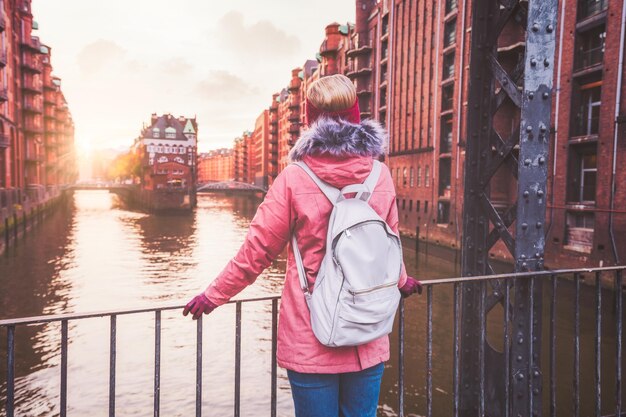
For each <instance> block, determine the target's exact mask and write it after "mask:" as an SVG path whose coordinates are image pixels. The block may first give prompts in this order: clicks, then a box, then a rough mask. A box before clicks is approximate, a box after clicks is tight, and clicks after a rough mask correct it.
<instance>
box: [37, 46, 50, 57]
mask: <svg viewBox="0 0 626 417" xmlns="http://www.w3.org/2000/svg"><path fill="white" fill-rule="evenodd" d="M39 52H41V53H42V54H44V55H47V54H48V52H49V50H48V47H47V46H43V45H42V46H41V48H40V49H39Z"/></svg>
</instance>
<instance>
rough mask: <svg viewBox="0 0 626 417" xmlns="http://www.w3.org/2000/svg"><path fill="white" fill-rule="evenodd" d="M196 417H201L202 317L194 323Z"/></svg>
mask: <svg viewBox="0 0 626 417" xmlns="http://www.w3.org/2000/svg"><path fill="white" fill-rule="evenodd" d="M196 417H202V316H200V317H198V320H197V321H196Z"/></svg>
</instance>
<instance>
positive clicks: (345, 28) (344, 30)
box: [339, 25, 350, 35]
mask: <svg viewBox="0 0 626 417" xmlns="http://www.w3.org/2000/svg"><path fill="white" fill-rule="evenodd" d="M339 32H341V33H343V34H344V35H347V34H348V33H350V28H349V27H348V25H341V26H339Z"/></svg>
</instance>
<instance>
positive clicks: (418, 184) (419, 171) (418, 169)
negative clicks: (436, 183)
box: [417, 165, 422, 187]
mask: <svg viewBox="0 0 626 417" xmlns="http://www.w3.org/2000/svg"><path fill="white" fill-rule="evenodd" d="M417 186H418V187H421V186H422V167H421V166H420V165H418V166H417Z"/></svg>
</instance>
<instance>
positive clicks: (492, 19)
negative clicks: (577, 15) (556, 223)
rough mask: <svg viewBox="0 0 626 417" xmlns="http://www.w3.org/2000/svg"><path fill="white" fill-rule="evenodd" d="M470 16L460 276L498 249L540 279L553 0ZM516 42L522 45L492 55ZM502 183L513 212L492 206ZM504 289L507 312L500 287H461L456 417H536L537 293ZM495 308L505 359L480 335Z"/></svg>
mask: <svg viewBox="0 0 626 417" xmlns="http://www.w3.org/2000/svg"><path fill="white" fill-rule="evenodd" d="M472 16H473V21H472V40H471V58H470V80H469V96H468V103H469V106H468V116H467V117H468V121H467V126H468V131H467V145H466V155H465V189H464V213H463V255H462V268H463V275H465V276H471V275H482V274H490V273H493V269H492V267H491V265H490V264H489V257H488V254H489V251H490V250H491V248H493V247H494V245H496V244H497V243H498V242H502V244H503V246H504V247H506V249H507V250H508V251H509V252H510V254H511V255H512V257H513V258H514V259H515V271H516V272H520V271H536V270H541V269H542V268H543V253H544V244H545V241H544V233H545V231H544V219H545V204H546V201H545V193H546V177H547V169H546V167H547V159H548V149H549V147H548V141H549V138H550V135H549V126H550V113H551V98H552V76H553V72H554V66H553V65H552V64H553V59H554V49H555V26H556V16H557V0H528V1H519V0H474V1H473V11H472ZM516 36H519V38H520V39H519V41H525V43H523V44H520V45H521V46H519V47H518V48H517V49H515V48H503V49H502V51H499V50H498V47H499V46H510V45H511V44H512V43H514V40H515V37H516ZM515 51H517V53H515ZM505 119H506V120H505ZM494 121H495V123H494ZM502 121H505V122H506V123H502ZM505 124H507V125H508V127H509V128H508V129H503V128H502V126H503V125H505ZM513 125H518V127H517V128H510V126H513ZM503 175H504V176H508V177H509V178H510V179H516V180H517V200H516V202H515V203H514V204H509V205H506V204H504V205H503V204H502V203H503V202H502V201H500V202H499V204H496V202H495V201H493V200H492V197H491V187H492V184H493V182H494V181H493V179H494V178H499V177H500V176H503ZM481 285H482V286H481ZM513 288H514V292H513V296H511V297H506V298H507V299H508V298H510V301H508V302H506V303H505V293H506V292H507V291H506V287H505V283H504V282H498V281H494V282H493V284H480V285H479V284H471V285H464V286H463V288H462V297H461V300H460V303H461V305H460V310H461V319H462V323H461V329H460V343H461V346H460V359H461V360H460V370H459V371H460V375H461V381H460V387H459V390H460V393H459V412H460V415H461V416H472V417H473V416H477V415H478V416H482V415H486V416H496V415H497V416H514V417H517V416H533V415H540V414H541V368H540V362H539V357H540V350H539V347H540V340H541V331H540V330H541V286H540V285H539V283H535V282H534V280H523V281H518V282H515V283H514V287H513ZM498 304H501V305H502V306H503V307H504V309H505V311H506V313H507V314H505V320H509V317H510V321H511V323H510V325H509V323H506V327H507V328H510V329H511V333H510V334H508V335H507V337H509V336H510V340H511V343H510V350H509V351H508V352H501V351H499V350H497V349H495V348H494V347H492V346H491V345H490V344H489V343H488V342H487V340H486V337H485V334H486V332H485V331H479V330H480V329H484V328H485V327H484V326H485V319H486V317H487V315H488V314H489V313H490V311H491V310H492V309H493V308H494V307H495V306H497V305H498ZM507 340H508V339H507ZM508 345H509V343H505V344H504V346H506V347H508ZM509 357H510V363H505V358H509ZM505 373H506V375H505ZM481 387H484V388H481ZM507 404H508V406H507Z"/></svg>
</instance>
